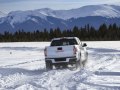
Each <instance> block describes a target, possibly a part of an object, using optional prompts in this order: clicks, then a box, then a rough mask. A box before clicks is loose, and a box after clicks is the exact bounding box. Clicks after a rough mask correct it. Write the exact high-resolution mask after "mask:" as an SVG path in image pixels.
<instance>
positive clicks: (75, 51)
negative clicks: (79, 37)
mask: <svg viewBox="0 0 120 90" xmlns="http://www.w3.org/2000/svg"><path fill="white" fill-rule="evenodd" d="M76 53H77V48H76V47H75V46H73V54H76Z"/></svg>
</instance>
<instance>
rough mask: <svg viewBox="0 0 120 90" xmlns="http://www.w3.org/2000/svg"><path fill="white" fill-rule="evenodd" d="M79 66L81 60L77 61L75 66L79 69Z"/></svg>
mask: <svg viewBox="0 0 120 90" xmlns="http://www.w3.org/2000/svg"><path fill="white" fill-rule="evenodd" d="M79 67H80V60H78V61H76V63H75V68H76V69H77V68H79Z"/></svg>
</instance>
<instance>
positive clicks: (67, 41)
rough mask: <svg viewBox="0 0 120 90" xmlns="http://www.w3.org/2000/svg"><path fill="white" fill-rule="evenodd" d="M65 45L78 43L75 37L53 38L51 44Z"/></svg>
mask: <svg viewBox="0 0 120 90" xmlns="http://www.w3.org/2000/svg"><path fill="white" fill-rule="evenodd" d="M66 45H78V43H77V41H76V40H75V39H60V40H53V41H52V42H51V46H66Z"/></svg>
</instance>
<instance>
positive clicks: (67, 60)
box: [45, 56, 77, 64]
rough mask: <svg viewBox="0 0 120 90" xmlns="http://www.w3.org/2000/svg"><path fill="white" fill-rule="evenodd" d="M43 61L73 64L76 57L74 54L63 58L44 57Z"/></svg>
mask: <svg viewBox="0 0 120 90" xmlns="http://www.w3.org/2000/svg"><path fill="white" fill-rule="evenodd" d="M45 61H46V62H47V61H48V62H51V63H52V64H58V63H68V64H74V63H75V62H76V61H77V58H76V57H75V56H74V57H64V58H45Z"/></svg>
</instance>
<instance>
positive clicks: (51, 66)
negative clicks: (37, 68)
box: [46, 61, 53, 70]
mask: <svg viewBox="0 0 120 90" xmlns="http://www.w3.org/2000/svg"><path fill="white" fill-rule="evenodd" d="M46 69H47V70H51V69H53V65H52V63H51V62H50V61H46Z"/></svg>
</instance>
